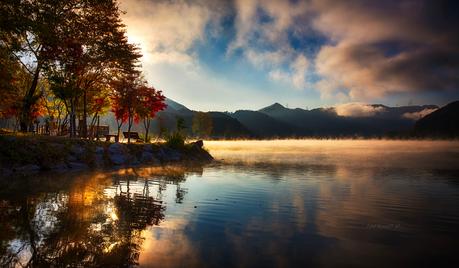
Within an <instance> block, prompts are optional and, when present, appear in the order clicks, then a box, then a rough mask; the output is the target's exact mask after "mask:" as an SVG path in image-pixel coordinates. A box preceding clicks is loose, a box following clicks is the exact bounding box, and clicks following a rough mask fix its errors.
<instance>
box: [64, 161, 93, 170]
mask: <svg viewBox="0 0 459 268" xmlns="http://www.w3.org/2000/svg"><path fill="white" fill-rule="evenodd" d="M68 167H69V168H71V169H87V168H89V167H88V165H86V164H85V163H81V162H69V163H68Z"/></svg>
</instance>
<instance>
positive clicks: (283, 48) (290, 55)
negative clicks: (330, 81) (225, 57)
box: [228, 0, 309, 89]
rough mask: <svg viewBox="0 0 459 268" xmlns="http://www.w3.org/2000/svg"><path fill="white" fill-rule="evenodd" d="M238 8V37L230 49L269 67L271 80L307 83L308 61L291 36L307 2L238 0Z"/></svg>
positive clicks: (304, 85) (236, 4)
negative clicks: (290, 33)
mask: <svg viewBox="0 0 459 268" xmlns="http://www.w3.org/2000/svg"><path fill="white" fill-rule="evenodd" d="M235 10H236V22H235V28H236V37H235V39H234V40H233V42H231V44H230V45H229V48H228V53H229V54H231V53H233V52H234V51H235V50H238V49H240V50H242V51H243V53H244V55H245V56H246V58H247V59H248V60H249V61H250V62H251V63H252V64H253V65H255V66H256V67H259V68H265V69H267V70H268V72H269V78H271V79H272V80H275V81H281V82H285V83H290V84H291V85H292V86H293V87H294V88H297V89H304V88H305V87H307V86H308V83H307V82H306V79H307V71H308V67H309V61H308V59H307V58H306V56H305V55H304V54H303V52H302V50H301V49H300V50H298V49H295V48H294V47H293V46H292V44H291V42H290V41H291V40H290V37H289V32H291V31H293V30H295V29H296V28H297V26H298V25H297V24H295V21H296V20H297V19H298V18H299V17H301V16H304V15H305V14H306V10H307V5H306V4H305V2H303V1H299V2H297V3H292V2H289V1H257V0H253V1H246V0H236V1H235Z"/></svg>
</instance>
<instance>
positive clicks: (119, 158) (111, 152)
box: [108, 143, 129, 165]
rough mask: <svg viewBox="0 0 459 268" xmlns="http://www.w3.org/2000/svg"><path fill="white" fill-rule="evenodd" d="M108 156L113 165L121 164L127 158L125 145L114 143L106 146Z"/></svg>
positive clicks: (125, 161)
mask: <svg viewBox="0 0 459 268" xmlns="http://www.w3.org/2000/svg"><path fill="white" fill-rule="evenodd" d="M108 156H109V158H110V161H112V163H113V164H115V165H123V164H125V163H127V161H128V159H129V157H128V154H127V149H126V147H124V146H123V145H122V144H120V143H114V144H112V145H110V146H109V147H108Z"/></svg>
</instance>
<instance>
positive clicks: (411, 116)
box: [403, 108, 438, 120]
mask: <svg viewBox="0 0 459 268" xmlns="http://www.w3.org/2000/svg"><path fill="white" fill-rule="evenodd" d="M436 110H438V109H437V108H426V109H424V110H422V111H419V112H413V113H404V114H403V117H404V118H407V119H411V120H419V119H421V118H423V117H424V116H426V115H428V114H430V113H433V112H435V111H436Z"/></svg>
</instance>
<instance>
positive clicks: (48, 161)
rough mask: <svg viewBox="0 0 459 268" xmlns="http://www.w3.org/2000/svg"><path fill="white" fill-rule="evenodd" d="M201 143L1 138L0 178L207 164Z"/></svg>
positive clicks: (205, 153) (208, 160) (207, 160)
mask: <svg viewBox="0 0 459 268" xmlns="http://www.w3.org/2000/svg"><path fill="white" fill-rule="evenodd" d="M203 145H204V144H203V142H202V141H196V142H192V143H188V144H185V145H183V146H179V147H178V148H177V147H171V146H169V145H167V144H166V143H155V144H139V143H132V144H125V143H107V142H92V141H85V140H71V139H68V138H55V137H34V136H25V137H18V136H0V172H1V174H0V175H8V174H12V173H21V172H33V171H40V170H62V171H65V170H78V169H91V168H93V169H94V168H110V167H119V166H135V165H164V164H169V163H182V162H183V163H207V162H210V161H212V160H213V158H212V156H211V155H210V154H209V153H208V152H207V151H206V150H205V149H204V148H203Z"/></svg>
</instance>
